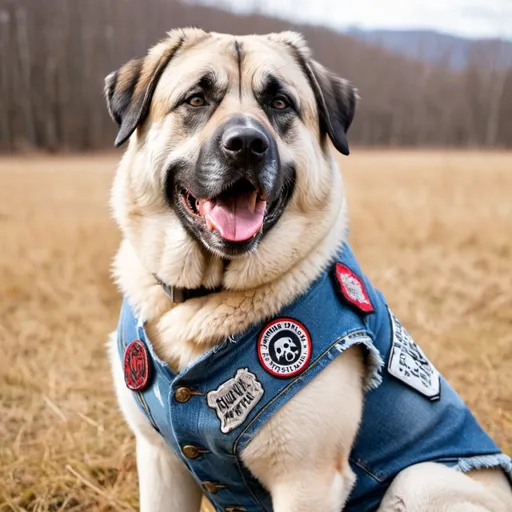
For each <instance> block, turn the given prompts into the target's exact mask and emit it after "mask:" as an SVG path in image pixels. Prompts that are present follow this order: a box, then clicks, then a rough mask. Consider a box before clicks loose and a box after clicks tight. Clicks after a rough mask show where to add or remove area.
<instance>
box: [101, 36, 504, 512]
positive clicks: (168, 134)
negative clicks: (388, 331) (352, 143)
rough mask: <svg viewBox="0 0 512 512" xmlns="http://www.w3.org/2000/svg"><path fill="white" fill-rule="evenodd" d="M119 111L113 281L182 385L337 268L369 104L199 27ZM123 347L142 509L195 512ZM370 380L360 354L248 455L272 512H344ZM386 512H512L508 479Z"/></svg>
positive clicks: (187, 481)
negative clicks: (346, 167)
mask: <svg viewBox="0 0 512 512" xmlns="http://www.w3.org/2000/svg"><path fill="white" fill-rule="evenodd" d="M106 96H107V102H108V107H109V112H110V114H111V115H112V117H113V118H114V120H115V121H116V122H117V123H118V125H119V134H118V138H117V141H116V142H117V144H118V145H119V144H122V143H123V142H124V141H126V140H128V139H129V146H128V148H127V150H126V152H125V154H124V156H123V158H122V161H121V163H120V165H119V169H118V172H117V176H116V179H115V184H114V187H113V193H112V209H113V212H114V216H115V219H116V221H117V222H118V224H119V226H120V228H121V230H122V234H123V241H122V244H121V247H120V249H119V252H118V255H117V257H116V260H115V265H114V271H115V276H116V280H117V283H118V285H119V287H120V289H121V291H122V293H123V294H124V295H125V297H126V299H127V300H128V302H129V303H130V305H131V307H132V309H133V311H134V313H135V315H136V316H137V317H138V318H139V319H140V320H141V322H143V324H144V327H145V332H146V333H147V336H148V338H149V339H150V340H151V343H152V346H153V347H154V350H155V352H156V354H158V357H159V358H160V359H161V360H163V361H165V362H166V363H167V364H168V365H169V366H170V368H172V369H173V370H174V371H175V372H180V371H182V370H184V369H185V368H186V367H187V366H188V365H190V364H191V363H192V362H194V361H196V360H197V359H198V358H199V357H200V356H202V355H203V354H204V353H205V352H207V351H208V350H210V349H211V348H212V347H214V346H215V345H216V344H218V343H220V342H223V341H225V340H226V339H231V338H230V337H232V336H234V335H237V334H239V333H242V332H244V331H246V330H247V329H248V328H249V327H251V326H253V325H255V324H258V323H260V322H262V321H263V320H266V319H268V318H271V317H273V316H274V315H276V314H277V313H278V312H279V311H280V310H281V308H282V307H283V306H284V305H286V304H289V303H291V302H292V301H294V299H296V298H297V297H298V296H299V295H301V294H302V293H303V292H304V291H305V290H306V289H307V288H308V287H309V286H310V285H311V283H313V282H314V281H315V280H316V279H317V278H318V276H319V275H320V273H321V272H322V271H323V269H325V268H326V265H328V264H330V262H332V260H333V258H334V256H335V254H336V251H337V250H338V248H339V247H340V245H341V244H342V243H343V242H344V240H345V238H346V235H347V217H346V204H345V198H344V188H343V183H342V179H341V175H340V173H339V171H338V169H337V166H336V164H335V161H334V159H333V157H332V156H331V153H330V148H329V144H328V141H329V138H330V140H331V141H332V143H333V144H334V146H335V147H336V149H337V150H338V151H340V152H341V153H345V154H348V143H347V138H346V132H347V130H348V128H349V126H350V123H351V121H352V118H353V115H354V111H355V104H356V92H355V91H354V89H353V88H352V87H351V86H350V85H349V84H348V83H347V82H346V81H345V80H342V79H340V78H338V77H336V76H334V75H332V74H331V73H330V72H328V71H327V70H326V69H325V68H323V67H322V66H321V65H320V64H318V63H317V62H316V61H314V60H313V59H312V58H311V55H310V51H309V50H308V48H307V46H306V44H305V42H304V40H303V39H302V38H301V36H300V35H298V34H295V33H291V32H285V33H280V34H269V35H266V36H244V37H235V36H232V35H225V34H216V33H206V32H203V31H201V30H197V29H186V30H174V31H172V32H170V33H169V34H168V37H167V38H166V39H165V40H164V41H162V42H161V43H159V44H158V45H156V46H155V47H153V48H152V49H151V50H150V51H149V53H148V55H147V56H146V57H145V58H142V59H137V60H133V61H130V62H128V63H127V64H126V65H125V66H124V67H122V68H121V69H120V70H118V71H117V72H115V73H112V74H111V75H109V76H108V77H107V79H106ZM205 289H207V290H206V291H205ZM187 290H188V291H187ZM190 290H197V293H194V292H190ZM208 290H209V292H208ZM166 292H167V293H166ZM187 294H188V295H187ZM169 295H174V296H173V297H171V298H169ZM189 297H190V298H189ZM171 299H174V301H173V300H171ZM186 299H188V300H186ZM117 343H118V342H117V336H116V334H113V335H112V337H111V360H112V366H113V372H114V379H115V386H116V391H117V395H118V398H119V403H120V406H121V409H122V411H123V413H124V415H125V417H126V420H127V422H128V424H129V425H130V427H131V429H132V430H133V432H134V433H135V435H136V439H137V465H138V471H139V481H140V501H141V510H142V511H143V512H195V511H198V510H199V507H200V501H201V496H202V493H201V488H200V487H199V486H198V485H197V483H196V481H195V480H194V479H193V478H192V476H191V475H190V474H189V472H188V470H187V468H186V466H185V465H183V463H182V461H180V460H178V458H177V457H176V456H175V455H174V453H173V452H172V451H171V450H170V449H169V447H168V446H167V444H166V443H165V442H164V440H163V439H162V436H161V435H160V434H159V433H157V432H156V431H155V429H154V428H153V427H152V426H151V424H150V422H149V421H148V419H147V416H146V415H145V414H143V412H142V411H141V408H140V407H139V404H137V402H136V399H135V398H134V393H132V391H130V390H129V389H128V388H127V387H126V385H125V376H124V375H123V364H122V361H121V360H120V357H119V353H118V345H117ZM365 373H366V366H365V358H364V353H363V350H362V349H361V348H359V346H357V345H354V346H353V347H352V348H349V349H348V350H346V351H344V352H343V354H342V355H340V356H339V357H337V358H336V360H335V361H333V362H332V363H331V364H329V365H328V366H327V367H326V368H325V369H324V370H323V371H322V372H321V373H320V374H319V375H318V376H317V377H316V378H315V379H314V380H313V381H312V382H311V383H310V384H308V385H307V386H306V387H305V388H304V389H302V390H301V391H300V392H299V393H298V394H297V395H296V396H295V397H293V398H292V399H291V401H290V402H289V403H287V404H286V405H285V406H283V407H282V408H281V409H279V410H278V411H277V412H276V413H275V414H274V416H273V417H272V418H271V419H270V420H269V421H268V423H266V424H265V425H264V426H262V428H261V429H260V430H259V432H258V433H257V435H256V436H255V437H254V439H253V440H252V441H251V442H250V444H249V445H248V446H247V448H246V449H245V450H244V451H243V453H242V454H241V459H242V463H243V464H244V465H245V466H246V467H247V468H248V469H249V470H250V472H251V473H252V475H254V476H255V477H256V479H257V480H258V481H259V483H261V484H262V486H263V487H264V488H265V489H266V490H268V492H269V493H270V495H271V499H272V508H273V510H275V511H276V512H306V511H308V512H309V511H322V512H327V511H333V512H334V511H336V512H338V511H341V510H343V509H344V506H345V503H346V501H347V497H348V496H349V494H350V491H351V489H352V487H353V485H354V480H355V476H354V473H353V471H352V470H351V467H350V465H349V463H348V459H349V454H350V451H351V447H352V445H353V442H354V438H355V435H356V433H357V431H358V427H359V423H360V419H361V414H362V410H363V403H364V391H363V376H364V374H365ZM186 399H188V397H183V400H186ZM312 411H313V412H312ZM189 448H190V447H189ZM193 448H194V447H192V449H193ZM189 451H190V450H189ZM187 456H188V455H187ZM193 456H197V450H196V452H195V453H192V452H191V453H190V457H193ZM221 478H222V475H219V479H221ZM208 484H209V486H210V487H208V485H206V486H204V487H203V489H206V490H207V491H211V492H214V491H215V489H214V488H212V485H213V484H212V483H211V482H208ZM219 510H220V509H219ZM223 510H224V508H223ZM225 510H232V511H235V510H246V508H243V507H242V508H240V507H238V508H237V505H236V504H234V505H233V506H231V507H226V508H225ZM251 510H252V509H251ZM254 510H261V509H260V508H257V509H256V508H255V509H254ZM379 510H380V511H388V510H404V511H405V510H407V511H418V512H419V511H425V512H427V511H428V512H434V511H436V512H439V511H460V512H462V511H464V512H471V511H475V512H476V511H492V512H506V511H507V510H508V511H510V510H512V504H511V493H510V488H509V484H508V482H507V480H506V479H505V476H504V475H503V473H502V472H501V471H500V470H499V469H487V470H485V469H484V470H479V471H476V472H470V473H469V474H464V473H462V472H458V471H455V470H454V469H451V468H449V467H446V466H443V465H439V464H434V463H424V464H419V465H415V466H412V467H410V468H408V469H406V470H405V471H403V472H402V473H401V474H400V475H398V477H397V478H395V480H394V482H393V483H392V485H391V486H390V487H389V489H388V490H387V493H386V495H385V497H384V499H383V500H382V502H381V504H380V508H379Z"/></svg>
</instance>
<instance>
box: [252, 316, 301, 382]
mask: <svg viewBox="0 0 512 512" xmlns="http://www.w3.org/2000/svg"><path fill="white" fill-rule="evenodd" d="M258 357H259V359H260V363H261V364H262V366H263V368H265V370H267V372H269V373H270V374H272V375H274V376H276V377H293V376H294V375H298V374H299V373H301V372H302V371H303V370H304V369H305V368H306V367H307V365H308V363H309V360H310V359H311V337H310V336H309V332H308V331H307V329H306V328H305V327H304V326H303V325H302V324H301V323H300V322H297V320H293V319H292V318H278V319H277V320H274V321H273V322H270V323H269V324H268V325H267V326H266V327H265V328H264V329H263V331H261V334H260V337H259V338H258Z"/></svg>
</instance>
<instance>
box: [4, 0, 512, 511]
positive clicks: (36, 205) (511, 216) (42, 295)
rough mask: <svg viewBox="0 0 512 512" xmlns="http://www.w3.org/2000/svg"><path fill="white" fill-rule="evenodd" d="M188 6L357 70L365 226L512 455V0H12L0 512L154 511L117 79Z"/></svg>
mask: <svg viewBox="0 0 512 512" xmlns="http://www.w3.org/2000/svg"><path fill="white" fill-rule="evenodd" d="M185 25H196V26H199V27H202V28H204V29H207V30H215V31H223V32H231V33H254V32H256V33H265V32H269V31H280V30H285V29H286V30H289V29H293V30H298V31H301V32H303V33H304V34H305V36H306V38H307V39H308V41H309V43H310V45H311V47H312V48H313V50H314V54H315V57H316V58H317V59H318V60H319V61H321V62H322V63H324V64H325V65H327V66H328V67H330V68H331V69H332V70H333V71H335V72H337V73H338V74H340V75H341V76H343V77H345V78H348V79H349V80H351V81H352V82H353V83H354V84H355V85H356V87H358V88H359V91H360V95H361V97H362V100H361V102H360V106H359V108H358V111H357V113H356V117H355V121H354V124H353V126H352V127H351V129H350V132H349V140H350V144H351V154H350V157H348V158H346V157H343V158H342V157H340V158H339V164H340V168H341V169H342V172H343V176H344V180H345V184H346V191H347V196H348V204H349V213H350V223H351V234H350V242H351V244H352V247H353V248H354V250H355V253H356V254H357V257H358V259H359V261H360V263H361V265H362V267H363V269H364V271H365V272H366V273H367V274H368V275H369V276H370V278H371V279H372V280H373V282H374V283H375V285H376V286H377V287H379V288H380V289H381V290H382V291H383V292H384V294H385V296H386V297H387V300H388V302H389V304H390V306H391V308H392V309H393V311H394V313H395V314H397V315H398V316H399V317H400V318H401V320H402V322H403V323H404V325H406V326H407V329H408V330H409V331H410V332H411V334H412V335H413V337H414V338H415V339H416V341H418V342H419V343H420V344H421V346H422V348H423V349H424V350H425V352H426V353H427V355H428V356H429V358H430V359H431V360H432V361H433V362H434V364H435V365H436V366H437V367H438V368H439V369H440V370H441V371H442V372H443V373H444V374H445V376H446V377H447V378H448V380H449V381H450V382H451V384H452V385H453V386H454V387H455V388H456V389H457V391H459V392H460V393H461V394H462V396H463V398H464V399H465V400H466V401H467V402H468V404H469V405H470V406H471V407H472V408H473V410H474V411H475V414H476V415H477V417H478V419H479V421H480V422H481V423H482V424H483V426H484V427H485V428H486V429H487V430H488V431H489V432H490V434H491V435H492V436H493V437H494V438H495V439H496V441H497V442H498V443H499V444H500V445H501V447H502V448H503V450H505V451H506V452H508V453H509V454H510V453H511V452H512V395H511V393H510V375H511V374H512V265H511V261H512V236H511V234H512V200H511V197H512V2H511V1H510V0H450V1H446V0H430V1H429V2H423V1H419V0H418V1H414V0H410V1H409V2H403V1H401V0H387V1H386V2H383V1H382V0H358V1H357V2H353V1H352V2H349V1H344V0H336V1H335V0H314V1H312V0H280V1H278V2H276V1H275V0H204V1H203V2H199V1H196V2H192V1H185V0H183V1H177V0H0V512H4V511H30V512H44V511H49V512H57V511H74V512H79V511H117V510H126V511H136V510H138V489H137V475H136V464H135V457H134V453H135V452H134V442H133V437H132V435H131V434H130V432H129V431H128V429H127V427H126V425H125V423H124V421H123V419H122V417H121V414H120V412H119V411H118V409H117V404H116V400H115V397H114V394H113V389H112V383H111V377H110V370H109V364H108V360H107V354H106V349H105V344H106V339H107V335H108V333H109V332H111V331H113V330H114V329H115V327H116V323H117V318H118V314H119V307H120V303H121V296H120V294H119V292H118V291H117V290H116V288H115V286H114V285H113V283H112V280H111V276H110V264H111V261H112V258H113V256H114V254H115V251H116V249H117V246H118V244H119V240H120V233H119V231H118V229H117V227H116V226H115V225H114V222H113V221H112V220H111V218H110V215H109V210H108V199H109V189H110V184H111V181H112V178H113V174H114V171H115V168H116V165H117V162H118V161H119V157H120V155H121V151H122V150H114V149H113V141H114V138H115V126H114V123H113V122H112V121H111V120H110V118H109V117H108V115H107V111H106V107H105V103H104V99H103V94H102V93H103V79H104V77H105V76H106V75H107V74H108V73H110V72H111V71H113V70H115V69H117V68H119V67H120V66H121V65H122V64H123V63H125V62H126V61H127V60H129V59H131V58H133V57H139V56H141V55H143V54H145V52H146V51H147V49H148V48H149V47H150V46H151V45H153V44H154V43H156V42H157V41H158V40H159V39H160V38H162V37H163V36H164V35H165V32H166V31H167V30H169V29H171V28H174V27H181V26H185ZM205 506H206V505H205Z"/></svg>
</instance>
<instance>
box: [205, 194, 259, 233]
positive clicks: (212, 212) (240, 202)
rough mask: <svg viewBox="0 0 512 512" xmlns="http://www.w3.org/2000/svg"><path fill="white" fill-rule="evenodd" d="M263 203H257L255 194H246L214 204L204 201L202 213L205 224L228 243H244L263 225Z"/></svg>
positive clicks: (219, 200) (228, 197)
mask: <svg viewBox="0 0 512 512" xmlns="http://www.w3.org/2000/svg"><path fill="white" fill-rule="evenodd" d="M265 207H266V202H265V201H258V199H257V194H256V192H254V191H253V192H246V193H244V194H236V195H233V196H227V197H224V198H221V197H219V198H217V200H216V201H215V202H213V201H205V204H203V205H202V211H203V212H204V213H205V218H206V222H207V223H208V225H209V226H210V227H213V228H214V229H216V230H217V231H218V232H219V234H220V236H221V237H222V238H224V239H225V240H228V241H229V242H244V241H245V240H249V239H251V238H252V237H253V236H254V235H255V234H256V233H257V232H258V231H259V230H260V229H261V226H262V225H263V217H264V215H265Z"/></svg>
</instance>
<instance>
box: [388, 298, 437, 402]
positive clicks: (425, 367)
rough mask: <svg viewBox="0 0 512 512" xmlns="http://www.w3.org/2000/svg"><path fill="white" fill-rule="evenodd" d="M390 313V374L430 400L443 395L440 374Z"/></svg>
mask: <svg viewBox="0 0 512 512" xmlns="http://www.w3.org/2000/svg"><path fill="white" fill-rule="evenodd" d="M388 311H389V318H390V321H391V328H392V331H393V332H392V339H391V352H390V353H389V361H388V373H389V374H390V375H392V376H393V377H395V378H397V379H398V380H401V381H402V382H403V383H404V384H407V385H408V386H409V387H411V388H413V389H415V390H416V391H418V392H419V393H421V394H422V395H424V396H426V397H427V398H429V399H430V400H438V399H439V397H440V395H441V380H440V377H439V372H438V371H437V370H436V368H435V367H434V365H433V364H432V363H431V362H430V361H429V360H428V359H427V356H425V354H424V353H423V351H422V350H421V348H420V347H419V346H418V345H416V343H415V341H414V340H413V339H412V338H411V336H410V334H409V333H408V332H407V329H405V327H404V326H403V325H402V324H401V323H400V320H398V318H397V317H396V316H395V315H394V314H393V313H392V312H391V310H390V309H389V308H388Z"/></svg>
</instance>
